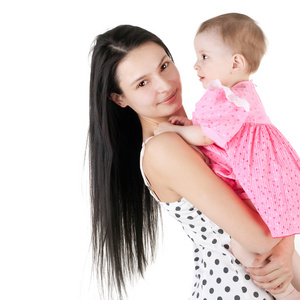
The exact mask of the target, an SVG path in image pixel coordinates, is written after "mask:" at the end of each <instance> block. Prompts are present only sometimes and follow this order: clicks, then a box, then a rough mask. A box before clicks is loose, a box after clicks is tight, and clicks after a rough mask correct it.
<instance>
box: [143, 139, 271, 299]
mask: <svg viewBox="0 0 300 300" xmlns="http://www.w3.org/2000/svg"><path fill="white" fill-rule="evenodd" d="M144 146H145V143H144V144H143V148H142V152H141V173H142V176H143V178H144V181H145V184H146V186H147V187H148V188H149V191H150V193H151V194H152V196H153V197H154V199H156V201H158V202H159V203H160V205H161V206H162V207H163V208H164V209H166V210H167V212H168V213H169V214H170V215H171V216H172V217H173V218H175V219H176V220H177V221H178V222H180V223H181V225H182V228H183V229H184V231H185V232H186V234H187V236H188V237H189V238H190V240H191V241H192V243H193V245H194V265H195V271H194V276H193V284H192V290H191V295H190V297H189V298H188V299H189V300H196V299H198V300H205V299H206V300H222V299H223V300H231V299H232V300H235V299H240V300H250V299H259V300H262V299H265V300H270V299H273V297H272V296H271V295H270V294H268V293H267V292H266V291H264V290H262V289H260V288H259V287H257V286H256V285H255V284H254V283H253V282H252V280H251V278H250V276H249V275H248V274H247V272H246V271H245V268H244V267H243V266H242V265H241V264H240V263H239V261H238V260H236V259H235V257H234V256H233V254H232V251H231V248H230V236H229V235H228V234H227V233H226V232H224V231H223V230H222V229H221V228H219V227H218V226H217V225H216V224H214V223H213V222H212V221H210V220H209V219H208V218H207V217H206V216H205V215H203V214H202V213H201V212H200V211H199V210H198V209H197V208H195V207H194V206H193V205H192V204H191V203H189V202H188V201H187V200H186V199H184V198H183V199H181V200H180V201H178V202H174V203H163V202H160V201H159V199H158V198H157V197H156V195H155V193H154V192H153V191H152V190H151V187H150V184H149V182H148V180H147V178H146V177H145V175H144V172H143V169H142V159H143V154H144ZM183 259H184V258H183Z"/></svg>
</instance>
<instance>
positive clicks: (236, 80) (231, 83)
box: [227, 74, 250, 88]
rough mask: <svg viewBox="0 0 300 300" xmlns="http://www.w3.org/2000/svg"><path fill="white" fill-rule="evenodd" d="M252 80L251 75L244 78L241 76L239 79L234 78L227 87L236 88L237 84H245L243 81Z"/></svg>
mask: <svg viewBox="0 0 300 300" xmlns="http://www.w3.org/2000/svg"><path fill="white" fill-rule="evenodd" d="M249 79H250V74H245V75H243V76H239V77H237V78H234V79H233V80H232V81H231V82H230V83H229V84H228V85H227V87H229V88H231V87H233V86H235V85H236V84H238V83H239V82H243V81H248V80H249Z"/></svg>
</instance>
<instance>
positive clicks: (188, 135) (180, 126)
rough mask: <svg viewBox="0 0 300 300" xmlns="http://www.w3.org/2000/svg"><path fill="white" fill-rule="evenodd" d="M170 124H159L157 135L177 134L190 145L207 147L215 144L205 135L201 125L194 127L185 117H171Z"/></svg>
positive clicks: (155, 132)
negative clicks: (165, 133) (164, 133)
mask: <svg viewBox="0 0 300 300" xmlns="http://www.w3.org/2000/svg"><path fill="white" fill-rule="evenodd" d="M169 121H170V122H162V123H159V125H158V126H157V128H156V130H155V131H154V134H155V135H158V134H160V133H163V132H175V133H177V134H179V135H180V136H181V137H182V138H183V139H184V140H185V141H186V142H187V143H188V144H190V145H196V146H205V145H210V144H213V143H214V141H213V140H211V139H210V138H209V137H208V136H207V135H205V134H204V132H203V130H202V129H201V126H200V125H193V123H192V121H191V120H189V119H187V118H184V117H171V118H170V119H169Z"/></svg>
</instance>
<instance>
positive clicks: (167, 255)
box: [0, 0, 300, 300]
mask: <svg viewBox="0 0 300 300" xmlns="http://www.w3.org/2000/svg"><path fill="white" fill-rule="evenodd" d="M3 2H4V1H3ZM3 2H2V3H3ZM2 3H1V6H0V30H1V35H0V43H1V46H0V54H1V55H0V79H1V80H0V86H1V88H0V99H1V109H0V131H1V133H0V134H1V148H0V149H1V155H0V160H1V161H0V185H1V188H0V199H1V200H0V201H1V202H0V203H1V204H0V205H1V207H0V243H1V246H0V276H1V278H0V286H1V287H0V299H5V300H11V299H13V300H15V299H30V300H41V299H43V300H48V299H49V300H50V299H51V300H54V299H55V300H69V299H70V300H78V299H79V300H91V299H99V298H98V295H97V288H96V284H95V281H94V280H93V279H91V276H90V268H91V252H90V249H89V241H90V216H89V198H88V183H87V166H84V155H85V145H86V138H87V130H88V86H89V71H90V67H89V49H90V46H91V43H92V41H93V39H94V37H95V36H96V35H98V34H100V33H102V32H104V31H106V30H107V29H110V28H112V27H114V26H116V25H119V24H125V23H127V24H133V25H138V26H141V27H144V28H146V29H148V30H150V31H152V32H154V33H155V34H157V35H158V36H159V37H160V38H162V40H163V41H164V42H165V43H166V45H167V46H168V47H169V49H170V50H171V52H172V54H173V56H174V58H175V62H176V64H177V66H178V68H179V71H180V73H181V78H182V84H183V89H184V104H185V107H186V109H187V112H188V114H189V116H190V114H191V112H192V110H193V107H194V104H195V102H196V101H197V100H198V99H199V97H200V96H201V94H202V92H203V91H202V89H201V87H200V85H199V82H198V80H197V78H196V74H195V71H194V70H193V68H192V67H193V63H194V60H195V55H194V52H193V37H194V34H195V32H196V30H197V28H198V26H199V24H200V23H201V22H202V21H203V20H205V19H207V18H210V17H213V16H216V15H218V14H222V13H227V12H241V13H246V14H248V15H249V16H251V17H252V18H254V19H255V20H256V21H258V23H259V25H260V26H261V27H262V28H263V30H264V32H265V34H266V36H267V38H268V40H269V48H268V52H267V54H266V56H265V58H264V59H263V62H262V65H261V67H260V69H259V71H258V72H257V73H256V74H254V76H253V79H254V82H255V83H256V84H257V86H258V90H259V92H260V95H261V97H262V99H263V101H264V103H265V107H266V110H267V112H268V114H269V116H270V118H271V120H272V121H273V123H275V124H276V125H277V127H278V128H279V129H280V130H281V131H282V132H283V133H284V134H285V136H286V137H287V138H288V139H289V141H290V142H291V143H292V145H293V146H294V147H295V149H296V150H297V151H298V153H300V136H299V133H298V128H299V125H300V120H299V108H300V105H299V101H300V97H299V93H298V86H299V80H298V76H299V74H298V73H299V72H298V70H299V67H300V63H299V53H300V49H299V48H300V46H299V41H298V40H299V29H300V18H299V14H298V12H299V3H298V1H296V0H293V1H289V0H287V1H284V2H282V1H274V0H273V1H267V0H266V1H262V0H260V1H254V0H252V1H240V0H237V1H233V0H227V1H221V0H220V1H208V0H206V1H202V0H198V1H196V0H187V1H178V2H176V1H169V0H167V1H162V0H160V1H156V0H151V1H129V0H127V1H121V0H120V1H115V0H107V1H96V0H82V1H78V0H72V1H71V0H52V1H50V0H49V1H41V0H40V1H33V0H27V1H21V0H19V1H18V0H16V1H6V4H2ZM164 231H165V234H164V238H163V242H162V245H161V246H160V248H159V252H158V258H157V260H156V262H155V264H154V265H153V266H152V267H150V268H149V271H148V272H147V274H146V277H145V280H144V281H139V282H138V283H137V285H136V286H135V288H133V289H131V290H130V293H129V299H130V300H137V299H139V300H140V299H143V300H147V299H158V300H160V299H172V300H182V299H187V298H188V294H189V288H190V283H191V279H192V271H193V266H192V264H191V263H192V258H191V253H192V251H191V248H190V247H191V245H190V243H189V241H188V239H187V237H186V236H185V235H184V233H183V232H182V230H181V228H180V226H179V224H177V223H175V221H173V220H171V219H170V218H168V217H167V218H166V219H165V230H164ZM161 240H162V239H161ZM297 249H298V250H300V241H299V238H297Z"/></svg>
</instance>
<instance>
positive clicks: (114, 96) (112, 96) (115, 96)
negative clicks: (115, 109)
mask: <svg viewBox="0 0 300 300" xmlns="http://www.w3.org/2000/svg"><path fill="white" fill-rule="evenodd" d="M109 99H110V100H112V101H113V102H115V103H116V104H117V105H119V106H121V107H126V106H127V104H126V103H125V102H124V100H123V99H122V96H121V95H120V94H117V93H111V94H110V96H109Z"/></svg>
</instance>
